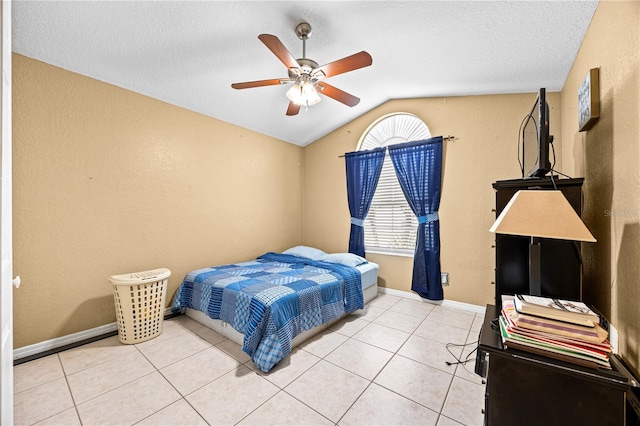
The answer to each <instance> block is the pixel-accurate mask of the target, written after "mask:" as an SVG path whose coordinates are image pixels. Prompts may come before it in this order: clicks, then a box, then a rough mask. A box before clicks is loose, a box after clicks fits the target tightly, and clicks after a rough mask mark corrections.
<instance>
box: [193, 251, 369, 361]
mask: <svg viewBox="0 0 640 426" xmlns="http://www.w3.org/2000/svg"><path fill="white" fill-rule="evenodd" d="M379 268H380V266H379V265H378V264H377V263H373V262H368V263H365V264H362V265H358V266H356V269H357V270H358V271H360V274H361V282H362V292H363V296H364V303H365V304H366V303H369V302H370V301H371V300H373V299H375V298H376V297H377V296H378V270H379ZM186 315H187V316H188V317H189V318H191V319H193V320H195V321H197V322H199V323H200V324H203V325H205V326H207V327H208V328H210V329H212V330H214V331H215V332H217V333H219V334H221V335H223V336H225V337H226V338H228V339H230V340H232V341H234V342H235V343H237V344H239V345H240V346H242V344H243V340H244V335H243V334H242V333H240V332H238V331H237V330H235V329H234V328H233V327H231V326H230V325H229V324H227V323H226V322H224V321H222V320H219V319H213V318H210V317H209V316H208V315H207V314H206V313H204V312H202V311H198V310H196V309H190V308H188V309H187V310H186ZM345 316H346V315H342V316H340V317H339V318H335V319H334V320H332V321H329V322H327V323H325V324H322V325H320V326H318V327H314V328H312V329H311V330H307V331H305V332H303V333H301V334H299V335H298V336H296V337H295V338H294V339H293V340H292V342H291V347H292V348H293V347H295V346H298V345H300V344H301V343H303V342H305V341H306V340H308V339H310V338H311V337H313V336H315V335H316V334H318V333H319V332H321V331H322V330H324V329H326V328H328V327H330V326H331V325H333V324H335V323H336V322H337V321H339V320H340V319H342V318H343V317H345Z"/></svg>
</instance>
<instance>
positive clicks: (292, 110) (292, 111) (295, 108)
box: [287, 101, 300, 115]
mask: <svg viewBox="0 0 640 426" xmlns="http://www.w3.org/2000/svg"><path fill="white" fill-rule="evenodd" d="M299 112H300V105H297V104H294V103H293V102H291V101H289V107H288V108H287V115H297V114H298V113H299Z"/></svg>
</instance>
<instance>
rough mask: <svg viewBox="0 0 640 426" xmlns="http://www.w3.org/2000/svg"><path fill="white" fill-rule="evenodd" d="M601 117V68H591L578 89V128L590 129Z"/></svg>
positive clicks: (582, 129)
mask: <svg viewBox="0 0 640 426" xmlns="http://www.w3.org/2000/svg"><path fill="white" fill-rule="evenodd" d="M598 117H600V70H599V68H591V69H590V70H589V72H588V73H587V76H586V77H585V79H584V80H583V81H582V84H581V85H580V89H579V90H578V129H579V130H580V131H581V132H584V131H587V130H589V129H590V128H591V127H593V125H594V124H595V123H596V121H597V120H598Z"/></svg>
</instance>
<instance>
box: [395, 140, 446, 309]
mask: <svg viewBox="0 0 640 426" xmlns="http://www.w3.org/2000/svg"><path fill="white" fill-rule="evenodd" d="M389 155H390V156H391V161H392V162H393V167H394V168H395V170H396V176H397V177H398V182H400V187H401V188H402V192H403V193H404V196H405V197H406V198H407V201H408V202H409V206H411V209H412V210H413V213H415V215H416V216H417V217H418V235H417V239H416V249H415V254H414V258H413V278H412V281H411V290H413V291H415V292H416V293H418V294H419V295H420V296H422V297H424V298H426V299H429V300H442V299H443V292H442V284H441V281H440V221H439V220H438V208H439V206H440V188H441V179H442V136H438V137H435V138H431V139H427V140H424V141H417V142H408V143H403V144H397V145H391V146H389Z"/></svg>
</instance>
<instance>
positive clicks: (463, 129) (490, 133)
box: [303, 93, 561, 306]
mask: <svg viewBox="0 0 640 426" xmlns="http://www.w3.org/2000/svg"><path fill="white" fill-rule="evenodd" d="M536 96H537V94H534V93H531V94H518V95H490V96H469V97H453V98H433V99H410V100H395V101H391V102H387V103H385V104H383V105H381V106H380V107H378V108H376V109H374V110H373V111H370V112H368V113H366V114H364V115H363V116H361V117H359V118H357V119H356V120H354V121H352V122H351V123H349V124H347V125H345V126H343V127H341V128H340V129H338V130H336V131H334V132H333V133H331V134H329V135H327V136H325V137H324V138H322V139H319V140H318V141H316V142H314V143H312V144H311V145H308V146H307V147H306V148H305V150H304V157H305V183H304V193H305V196H304V208H303V212H304V220H303V229H304V231H303V232H304V233H303V235H304V236H303V240H304V243H305V244H307V245H312V246H317V247H319V248H322V249H324V250H325V251H346V250H347V248H348V239H349V226H350V225H349V209H348V206H347V194H346V183H345V166H344V159H343V158H338V156H339V155H341V154H343V153H345V152H348V151H353V150H355V149H356V146H357V143H358V140H359V138H360V136H361V135H362V133H363V132H364V131H365V130H366V128H367V126H369V125H370V124H371V123H372V122H373V121H375V120H376V119H377V118H379V117H381V116H383V115H385V114H388V113H391V112H399V111H404V112H410V113H413V114H416V115H417V116H418V117H420V118H421V119H422V120H423V121H424V122H425V123H426V124H427V126H429V129H430V130H431V134H432V135H434V136H435V135H443V136H447V135H450V134H451V135H454V136H456V137H457V139H456V140H454V141H449V142H445V149H444V165H443V182H442V199H441V203H440V226H441V262H442V270H443V271H447V272H449V273H450V280H451V285H450V286H449V287H445V288H444V297H445V299H449V300H456V301H460V302H466V303H472V304H476V305H481V306H484V305H485V304H486V303H493V300H494V292H495V288H494V286H493V285H492V284H491V282H492V281H494V267H495V256H494V249H493V248H492V244H493V242H494V236H493V234H491V233H490V232H489V227H490V226H491V224H492V223H493V221H494V220H495V213H494V212H492V209H493V208H494V207H495V193H494V191H493V188H492V186H491V184H492V183H493V182H494V181H496V180H500V179H513V178H519V177H520V176H521V172H520V168H519V166H518V129H519V126H520V122H521V121H522V118H523V117H524V116H525V114H526V113H528V112H529V110H530V109H531V107H532V106H533V103H534V101H535V99H536ZM548 102H549V106H550V108H551V133H552V134H554V135H560V130H561V120H560V94H559V93H550V94H549V96H548ZM558 139H560V138H558ZM560 143H561V141H560V140H558V141H557V146H559V144H560ZM557 151H559V149H558V150H557ZM559 157H560V152H558V160H557V163H556V164H557V166H556V168H558V169H560V170H561V167H560V158H559ZM368 258H369V259H371V260H372V261H374V262H376V263H379V264H380V274H379V275H380V285H381V286H383V287H388V288H392V289H396V290H403V291H410V288H411V273H412V262H413V258H408V257H398V256H385V255H376V254H370V255H368Z"/></svg>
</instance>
